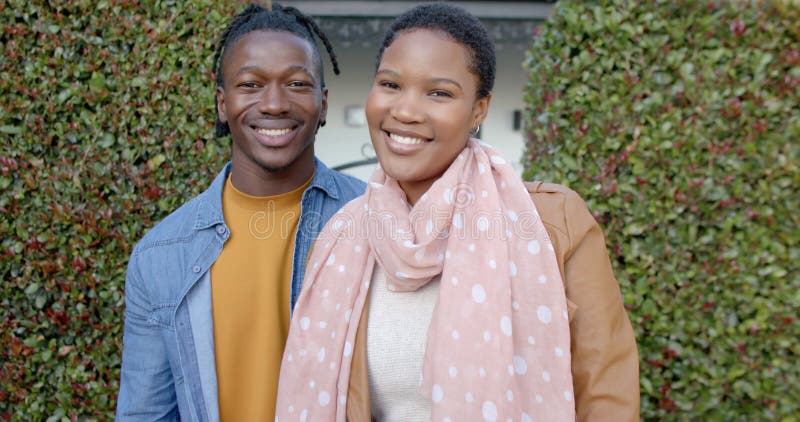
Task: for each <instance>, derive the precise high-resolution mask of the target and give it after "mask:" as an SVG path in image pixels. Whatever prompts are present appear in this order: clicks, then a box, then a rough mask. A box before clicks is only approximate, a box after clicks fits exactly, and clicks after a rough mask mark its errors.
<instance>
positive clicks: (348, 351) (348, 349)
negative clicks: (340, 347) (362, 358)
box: [344, 341, 353, 357]
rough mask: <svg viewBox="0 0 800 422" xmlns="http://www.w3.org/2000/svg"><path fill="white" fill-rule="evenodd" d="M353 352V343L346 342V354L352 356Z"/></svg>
mask: <svg viewBox="0 0 800 422" xmlns="http://www.w3.org/2000/svg"><path fill="white" fill-rule="evenodd" d="M352 353H353V343H350V342H349V341H346V342H344V356H345V357H347V356H350V355H351V354H352Z"/></svg>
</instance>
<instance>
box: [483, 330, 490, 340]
mask: <svg viewBox="0 0 800 422" xmlns="http://www.w3.org/2000/svg"><path fill="white" fill-rule="evenodd" d="M491 340H492V333H490V332H488V331H484V332H483V341H491Z"/></svg>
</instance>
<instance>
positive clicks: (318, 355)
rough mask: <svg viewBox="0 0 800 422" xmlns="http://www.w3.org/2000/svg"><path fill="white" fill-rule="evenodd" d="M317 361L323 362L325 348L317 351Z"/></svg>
mask: <svg viewBox="0 0 800 422" xmlns="http://www.w3.org/2000/svg"><path fill="white" fill-rule="evenodd" d="M317 360H318V361H320V362H322V361H324V360H325V348H324V347H323V348H321V349H319V352H317Z"/></svg>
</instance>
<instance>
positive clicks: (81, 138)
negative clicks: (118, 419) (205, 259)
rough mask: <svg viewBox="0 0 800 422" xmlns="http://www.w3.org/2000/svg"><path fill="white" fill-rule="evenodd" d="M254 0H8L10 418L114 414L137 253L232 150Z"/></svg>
mask: <svg viewBox="0 0 800 422" xmlns="http://www.w3.org/2000/svg"><path fill="white" fill-rule="evenodd" d="M242 6H243V2H241V1H237V2H226V1H209V0H193V1H187V2H184V1H169V0H168V1H137V0H104V1H88V0H79V1H33V2H31V1H23V0H10V1H3V2H0V45H2V49H0V98H2V100H0V104H1V105H2V111H1V112H0V140H2V142H0V211H1V212H2V215H1V216H0V232H2V238H1V239H0V275H1V276H2V285H0V420H8V419H11V420H45V419H48V418H51V417H52V418H53V419H52V420H62V419H64V418H66V419H69V420H75V419H78V420H83V419H87V418H88V419H94V420H111V419H112V418H113V410H114V407H115V405H116V399H115V398H116V394H117V390H118V382H119V366H120V356H121V353H120V347H121V344H122V318H123V297H122V293H123V284H124V276H125V267H126V265H127V262H128V254H129V253H130V250H131V248H132V247H133V245H134V244H135V243H136V241H137V240H138V239H139V238H141V236H142V234H143V233H144V231H145V230H147V229H148V228H150V227H152V226H153V224H154V223H155V222H156V221H158V220H160V219H161V218H163V217H164V216H165V215H166V214H167V213H168V212H169V211H172V210H174V209H175V208H177V206H178V205H179V204H180V203H182V202H184V201H186V200H187V199H188V198H190V197H192V196H193V195H195V194H197V193H198V192H200V191H201V190H202V189H203V188H204V187H205V186H206V185H207V184H208V183H209V182H210V181H211V179H212V177H213V175H214V174H215V173H216V172H217V171H218V170H219V169H220V168H221V166H222V164H223V163H224V162H225V161H226V160H227V157H228V151H229V149H230V148H229V141H228V140H222V141H220V140H216V139H214V138H213V134H214V117H215V114H214V105H213V104H214V103H213V95H214V84H213V81H212V75H211V58H212V56H213V52H214V44H215V42H216V37H218V36H219V34H220V33H221V31H222V30H223V29H224V27H225V24H226V23H227V21H228V20H229V19H230V17H231V16H233V14H234V13H235V11H238V10H239V9H241V8H242Z"/></svg>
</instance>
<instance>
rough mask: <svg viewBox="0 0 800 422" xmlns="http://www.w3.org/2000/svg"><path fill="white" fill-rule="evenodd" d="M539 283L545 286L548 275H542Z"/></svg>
mask: <svg viewBox="0 0 800 422" xmlns="http://www.w3.org/2000/svg"><path fill="white" fill-rule="evenodd" d="M539 283H540V284H545V283H547V276H546V275H544V274H542V275H540V276H539Z"/></svg>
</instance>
